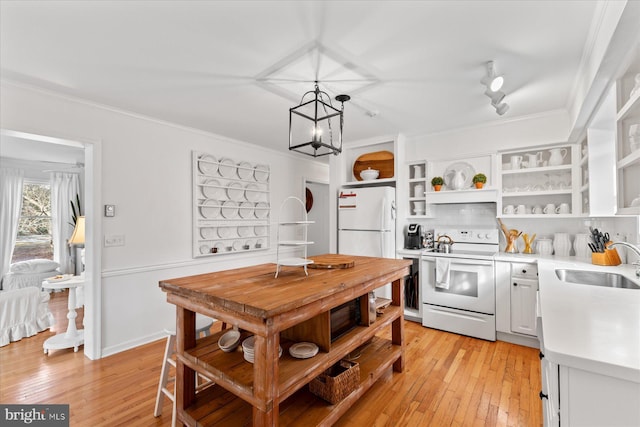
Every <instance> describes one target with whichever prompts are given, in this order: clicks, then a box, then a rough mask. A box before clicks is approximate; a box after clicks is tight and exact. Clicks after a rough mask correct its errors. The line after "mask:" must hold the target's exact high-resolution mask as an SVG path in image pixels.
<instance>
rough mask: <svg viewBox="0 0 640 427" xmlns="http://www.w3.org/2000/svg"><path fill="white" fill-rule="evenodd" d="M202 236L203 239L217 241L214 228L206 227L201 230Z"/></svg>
mask: <svg viewBox="0 0 640 427" xmlns="http://www.w3.org/2000/svg"><path fill="white" fill-rule="evenodd" d="M200 235H201V236H202V238H203V239H215V238H216V237H217V236H216V229H215V228H213V227H204V228H201V229H200Z"/></svg>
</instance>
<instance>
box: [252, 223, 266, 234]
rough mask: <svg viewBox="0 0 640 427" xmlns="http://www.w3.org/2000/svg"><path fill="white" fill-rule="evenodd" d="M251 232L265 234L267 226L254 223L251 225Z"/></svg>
mask: <svg viewBox="0 0 640 427" xmlns="http://www.w3.org/2000/svg"><path fill="white" fill-rule="evenodd" d="M253 232H254V233H255V234H256V236H266V235H267V227H265V226H264V225H256V226H255V227H253Z"/></svg>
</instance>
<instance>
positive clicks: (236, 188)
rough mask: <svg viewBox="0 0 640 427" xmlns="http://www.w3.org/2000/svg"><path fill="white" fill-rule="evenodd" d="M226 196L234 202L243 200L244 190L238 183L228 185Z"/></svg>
mask: <svg viewBox="0 0 640 427" xmlns="http://www.w3.org/2000/svg"><path fill="white" fill-rule="evenodd" d="M227 196H229V199H231V200H235V201H236V202H239V201H240V200H242V199H244V189H243V188H242V184H240V183H239V182H232V183H230V184H229V186H228V187H227Z"/></svg>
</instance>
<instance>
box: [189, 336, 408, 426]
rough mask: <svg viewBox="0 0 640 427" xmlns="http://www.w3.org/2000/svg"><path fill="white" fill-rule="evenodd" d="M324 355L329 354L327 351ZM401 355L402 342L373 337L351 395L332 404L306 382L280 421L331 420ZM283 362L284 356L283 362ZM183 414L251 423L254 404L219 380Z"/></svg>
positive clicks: (210, 421) (286, 403) (283, 407)
mask: <svg viewBox="0 0 640 427" xmlns="http://www.w3.org/2000/svg"><path fill="white" fill-rule="evenodd" d="M283 348H284V345H283ZM333 351H334V350H332V351H331V352H330V353H332V352H333ZM284 353H285V352H284V351H283V359H284V358H285V355H284ZM319 356H320V355H319ZM319 356H315V357H319ZM325 356H328V354H326V355H325ZM401 356H402V348H401V346H400V345H395V344H393V343H392V342H391V341H390V340H388V339H385V338H381V337H378V336H374V337H372V338H371V342H370V343H369V344H368V345H366V346H365V347H363V348H362V351H361V353H360V357H358V358H357V359H356V360H355V362H357V363H358V364H359V365H360V383H359V385H358V387H357V388H356V389H355V390H354V391H353V392H352V393H351V394H350V395H348V396H347V397H346V398H344V399H343V400H342V401H340V402H338V403H337V404H335V405H332V404H330V403H328V402H325V401H324V400H322V399H320V398H319V397H316V396H315V395H313V394H312V393H311V392H309V390H308V388H307V387H305V386H303V387H301V388H299V389H298V390H296V391H295V392H293V393H292V394H291V395H289V396H288V397H287V398H284V399H283V400H282V401H281V403H280V413H279V425H281V426H311V425H320V424H326V425H330V424H332V423H333V422H335V421H336V420H337V419H338V418H340V417H341V416H342V415H343V414H344V413H345V412H346V411H347V410H348V409H349V408H350V407H351V406H352V405H353V404H354V403H355V402H356V401H357V400H358V399H359V398H360V397H361V396H362V395H363V394H364V393H365V392H366V391H367V390H368V389H369V388H370V387H371V386H372V385H373V384H374V383H375V382H376V381H377V380H378V379H379V378H380V377H381V376H382V375H384V374H385V373H386V372H388V371H390V370H391V366H392V364H393V363H394V362H395V361H396V360H398V359H399V358H400V357H401ZM289 357H290V356H289ZM320 357H322V356H320ZM325 358H326V357H325ZM291 359H293V358H291ZM313 359H314V358H311V359H303V360H298V359H293V362H292V363H300V362H309V361H311V360H313ZM339 359H340V358H338V360H339ZM282 362H283V361H282V360H281V362H280V363H282ZM285 362H286V360H285ZM247 364H248V363H247ZM317 364H318V363H317ZM319 364H320V365H324V363H319ZM248 365H249V364H248ZM300 369H301V370H302V372H306V371H304V369H305V368H304V367H302V366H301V367H300ZM313 377H314V376H312V375H310V376H308V377H307V378H305V381H306V383H308V382H309V381H311V379H312V378H313ZM306 383H305V384H306ZM281 384H282V383H281ZM181 418H182V421H184V422H186V423H187V424H189V425H219V424H222V425H238V426H243V425H251V421H252V405H251V403H249V402H248V401H246V400H245V399H241V398H239V397H237V396H236V395H235V394H234V393H231V392H229V391H227V390H225V389H224V388H223V387H221V386H220V385H218V384H216V385H214V386H211V387H209V388H207V389H205V390H203V391H201V392H200V393H198V394H196V400H195V402H194V404H193V405H191V406H190V407H189V408H187V409H186V410H185V412H184V413H183V414H181Z"/></svg>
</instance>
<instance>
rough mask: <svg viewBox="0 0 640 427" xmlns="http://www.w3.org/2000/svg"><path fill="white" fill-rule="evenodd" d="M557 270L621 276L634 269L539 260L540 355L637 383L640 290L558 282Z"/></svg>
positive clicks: (632, 276) (630, 274) (629, 274)
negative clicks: (542, 344) (542, 353)
mask: <svg viewBox="0 0 640 427" xmlns="http://www.w3.org/2000/svg"><path fill="white" fill-rule="evenodd" d="M556 268H569V269H578V270H583V271H585V270H588V271H607V272H615V273H619V274H623V275H624V276H626V277H628V278H629V279H631V280H633V281H634V282H636V283H638V284H640V280H638V279H637V278H636V277H635V267H633V266H630V265H620V266H615V267H604V266H598V265H593V264H591V263H588V262H580V261H575V260H574V261H570V260H565V261H563V260H560V259H557V258H556V259H545V258H539V259H538V275H539V282H540V294H539V297H540V301H539V302H540V310H541V314H542V332H543V337H544V349H543V351H544V354H545V357H547V358H548V359H549V360H550V361H551V362H554V363H557V364H561V365H565V366H569V367H574V368H578V369H583V370H585V371H590V372H595V373H599V374H602V375H607V376H612V377H616V378H620V379H624V380H628V381H634V382H637V383H640V290H637V289H621V288H608V287H604V286H592V285H582V284H573V283H568V282H563V281H561V280H559V279H558V278H557V277H556V274H555V271H554V270H555V269H556Z"/></svg>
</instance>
